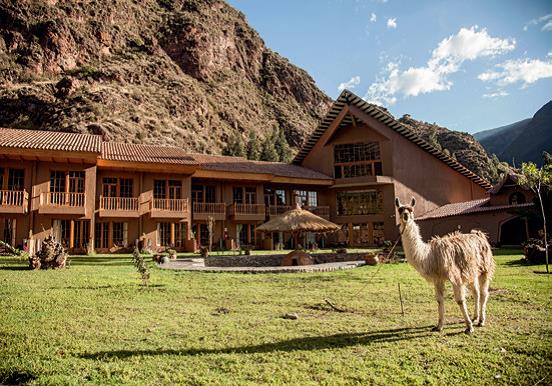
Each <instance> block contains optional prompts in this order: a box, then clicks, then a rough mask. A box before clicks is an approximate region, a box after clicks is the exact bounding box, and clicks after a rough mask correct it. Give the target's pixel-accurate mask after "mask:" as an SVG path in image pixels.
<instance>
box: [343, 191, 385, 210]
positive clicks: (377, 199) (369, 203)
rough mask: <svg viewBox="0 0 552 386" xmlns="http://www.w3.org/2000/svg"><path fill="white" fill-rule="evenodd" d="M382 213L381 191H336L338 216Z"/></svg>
mask: <svg viewBox="0 0 552 386" xmlns="http://www.w3.org/2000/svg"><path fill="white" fill-rule="evenodd" d="M376 213H383V193H382V192H381V191H376V190H366V191H358V192H338V193H337V214H338V216H351V215H368V214H376Z"/></svg>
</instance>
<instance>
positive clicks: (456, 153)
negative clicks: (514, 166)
mask: <svg viewBox="0 0 552 386" xmlns="http://www.w3.org/2000/svg"><path fill="white" fill-rule="evenodd" d="M399 122H401V123H402V124H404V125H407V126H409V127H410V128H411V129H412V130H413V131H414V132H415V133H416V134H417V135H418V136H420V137H421V138H422V139H424V140H425V141H426V142H428V143H430V144H432V145H433V146H435V147H437V148H438V149H440V150H442V151H443V152H444V153H446V154H448V155H450V156H452V157H453V158H455V159H456V160H457V161H458V162H460V163H461V164H463V165H464V166H466V167H467V168H468V169H470V170H471V171H473V172H474V173H477V174H478V175H480V176H481V177H483V178H486V179H487V180H489V181H490V182H493V183H495V182H498V180H499V178H500V177H499V176H500V173H503V172H505V171H507V170H508V165H506V164H504V163H501V162H499V161H498V159H496V158H491V157H489V155H488V154H487V152H486V151H485V149H484V148H483V146H481V144H480V143H479V142H478V141H477V140H476V139H475V138H474V137H473V136H472V135H471V134H468V133H462V132H459V131H454V130H449V129H447V128H446V127H442V126H438V125H436V124H435V123H428V122H422V121H418V120H416V119H414V118H412V117H411V116H410V115H404V116H402V117H401V118H399Z"/></svg>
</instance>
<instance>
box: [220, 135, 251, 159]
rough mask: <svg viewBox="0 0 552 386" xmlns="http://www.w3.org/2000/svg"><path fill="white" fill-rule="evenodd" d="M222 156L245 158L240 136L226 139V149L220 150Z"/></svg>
mask: <svg viewBox="0 0 552 386" xmlns="http://www.w3.org/2000/svg"><path fill="white" fill-rule="evenodd" d="M222 154H223V155H230V156H234V157H245V156H246V151H245V145H244V143H243V139H242V136H241V135H240V134H239V133H236V134H234V136H232V137H229V138H228V142H227V143H226V147H225V148H224V149H223V150H222Z"/></svg>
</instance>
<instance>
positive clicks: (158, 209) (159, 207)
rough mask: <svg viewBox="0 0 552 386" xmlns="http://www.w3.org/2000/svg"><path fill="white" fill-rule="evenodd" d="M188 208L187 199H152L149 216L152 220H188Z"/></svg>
mask: <svg viewBox="0 0 552 386" xmlns="http://www.w3.org/2000/svg"><path fill="white" fill-rule="evenodd" d="M189 213H190V211H189V207H188V199H187V198H154V199H152V201H151V208H150V215H151V217H152V218H179V219H182V218H188V217H189Z"/></svg>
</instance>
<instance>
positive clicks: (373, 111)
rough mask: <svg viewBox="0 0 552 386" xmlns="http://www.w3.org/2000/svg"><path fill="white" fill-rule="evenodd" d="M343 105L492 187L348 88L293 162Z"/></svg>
mask: <svg viewBox="0 0 552 386" xmlns="http://www.w3.org/2000/svg"><path fill="white" fill-rule="evenodd" d="M346 105H352V106H355V107H357V108H359V109H360V110H362V111H363V112H365V113H366V114H368V115H369V116H371V117H372V118H374V119H376V120H378V121H380V122H381V123H383V124H385V125H386V126H387V127H389V128H390V129H392V130H394V131H395V132H397V133H399V134H400V135H402V136H403V137H404V138H406V139H408V140H409V141H411V142H413V143H414V144H416V145H417V146H418V147H420V148H421V149H423V150H424V151H426V152H428V153H430V154H431V155H433V156H434V157H435V158H437V159H439V160H441V161H442V162H444V163H445V164H447V165H448V166H449V167H451V168H452V169H454V170H456V171H457V172H458V173H460V174H462V175H464V176H466V177H467V178H469V179H470V180H472V181H473V182H475V183H476V184H478V185H479V186H481V187H482V188H484V189H490V188H492V185H491V183H490V182H489V181H487V180H486V179H484V178H483V177H480V176H478V175H477V174H475V173H474V172H472V171H471V170H469V169H468V168H467V167H465V166H464V165H462V164H461V163H460V162H458V161H457V160H455V159H454V158H452V157H450V156H448V155H446V154H445V153H443V152H442V151H441V150H439V149H437V148H436V147H434V146H432V145H430V144H429V143H427V142H426V141H424V140H423V139H422V138H420V137H419V136H418V135H417V134H415V133H414V132H413V131H412V130H411V129H410V128H408V126H406V125H403V124H402V123H400V122H399V121H397V120H396V119H395V118H394V117H393V116H392V115H391V114H390V113H389V112H387V111H385V110H384V109H382V108H380V107H379V106H376V105H374V104H371V103H368V102H366V101H365V100H364V99H362V98H360V97H358V96H356V95H355V94H353V93H352V92H350V91H349V90H343V91H342V92H341V94H340V95H339V97H338V98H337V100H336V101H335V102H334V104H333V105H332V107H331V108H330V110H329V111H328V113H327V114H326V116H325V117H324V119H323V120H322V122H320V124H319V125H318V127H317V128H316V130H314V131H313V132H312V134H311V135H310V137H309V138H308V139H307V141H306V142H305V145H303V147H302V148H301V150H300V151H299V153H297V155H296V156H295V158H294V159H293V163H294V164H296V165H300V164H301V162H303V160H304V159H305V158H306V156H307V155H308V154H309V153H310V151H311V150H312V148H313V147H314V146H315V145H316V143H317V142H318V140H319V139H320V137H322V135H323V134H324V133H325V132H326V130H327V129H328V127H329V126H330V125H331V124H332V122H333V121H334V120H335V119H336V118H337V116H338V115H339V113H340V112H341V111H342V110H343V108H344V107H345V106H346ZM352 123H353V122H352V119H351V117H350V116H349V115H347V116H345V118H344V119H343V121H342V122H341V123H340V126H339V127H343V126H347V125H350V124H352Z"/></svg>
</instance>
